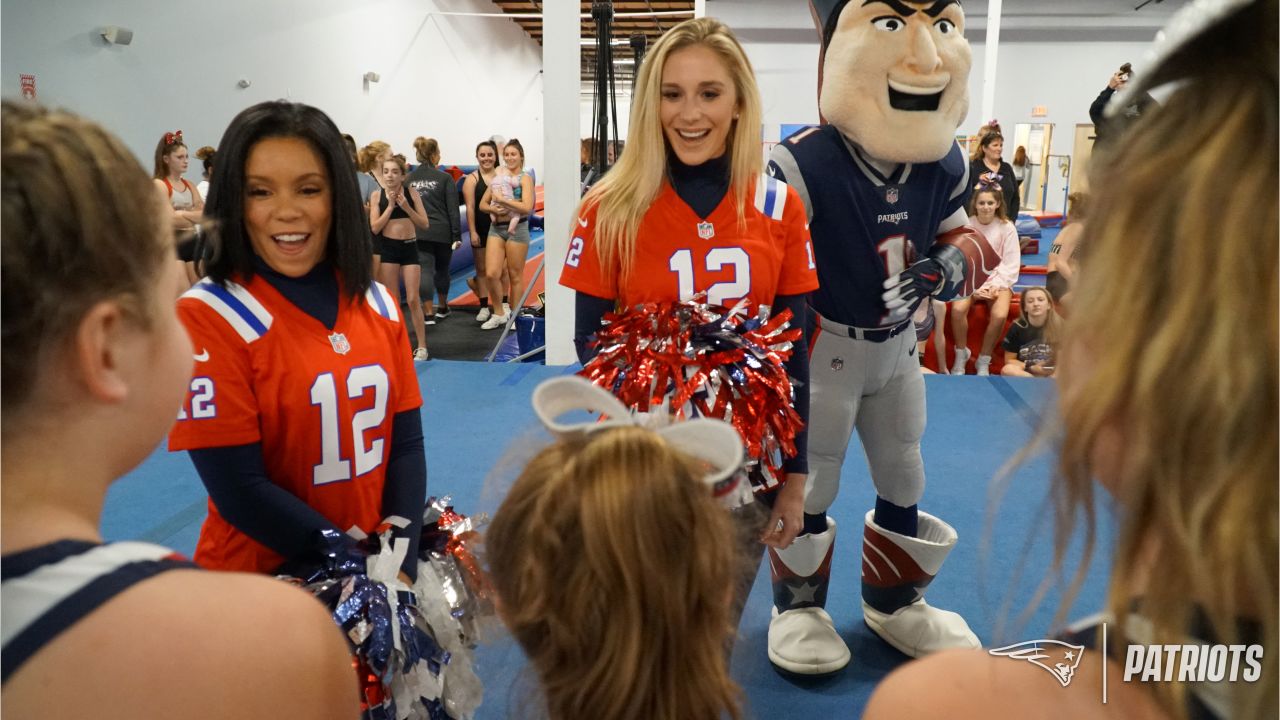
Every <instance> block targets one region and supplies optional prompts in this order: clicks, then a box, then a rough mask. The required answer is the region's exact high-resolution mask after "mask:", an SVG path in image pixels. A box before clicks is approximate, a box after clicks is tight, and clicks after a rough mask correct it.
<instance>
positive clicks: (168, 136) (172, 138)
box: [164, 130, 182, 145]
mask: <svg viewBox="0 0 1280 720" xmlns="http://www.w3.org/2000/svg"><path fill="white" fill-rule="evenodd" d="M180 142H182V131H181V130H174V131H173V132H171V133H165V134H164V144H165V145H174V144H177V143H180Z"/></svg>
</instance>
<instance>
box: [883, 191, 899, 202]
mask: <svg viewBox="0 0 1280 720" xmlns="http://www.w3.org/2000/svg"><path fill="white" fill-rule="evenodd" d="M884 201H885V202H887V203H889V204H890V205H897V204H898V188H896V187H891V188H889V189H888V190H885V191H884Z"/></svg>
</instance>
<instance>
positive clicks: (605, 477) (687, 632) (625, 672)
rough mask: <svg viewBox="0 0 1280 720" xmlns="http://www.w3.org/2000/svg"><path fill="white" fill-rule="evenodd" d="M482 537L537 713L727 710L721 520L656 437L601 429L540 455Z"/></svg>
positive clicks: (692, 468)
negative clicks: (542, 703)
mask: <svg viewBox="0 0 1280 720" xmlns="http://www.w3.org/2000/svg"><path fill="white" fill-rule="evenodd" d="M485 545H486V554H487V557H488V562H489V568H490V572H491V573H492V576H493V582H494V585H495V588H496V589H497V593H498V598H499V611H500V614H501V615H502V617H503V619H504V621H505V622H506V624H507V625H508V627H509V628H510V629H511V632H512V634H513V635H514V636H515V638H516V639H517V640H518V641H519V642H520V644H521V646H522V647H523V648H524V650H525V652H526V654H527V655H528V657H529V659H530V661H531V662H532V665H533V666H534V668H535V669H536V671H537V673H538V676H539V679H540V680H541V684H542V687H543V690H544V695H545V697H546V699H547V703H548V710H549V713H550V716H551V717H571V716H578V717H610V718H642V717H645V718H647V717H674V716H675V715H676V714H677V713H679V714H681V715H685V716H688V717H717V716H720V715H721V713H722V712H725V711H729V712H732V713H735V714H736V710H737V699H736V697H737V690H736V687H735V686H734V685H733V683H732V681H731V680H730V679H729V676H728V668H727V654H726V651H727V647H728V645H727V643H728V642H729V638H730V634H731V632H732V628H731V627H730V624H729V623H730V618H729V614H730V613H729V604H730V601H731V588H732V586H733V579H734V578H733V573H734V568H735V567H736V563H735V562H734V553H735V550H734V543H733V540H732V532H731V530H730V522H729V517H728V514H727V513H726V512H725V511H724V510H723V509H722V508H720V507H719V506H718V504H717V503H716V501H715V500H714V499H713V498H712V496H711V491H710V489H709V488H708V486H707V485H706V484H705V483H704V482H702V479H701V471H700V470H699V468H698V466H697V465H696V464H695V463H694V462H693V461H692V460H690V459H689V458H688V457H686V456H684V455H682V454H680V453H678V452H676V451H675V450H673V449H672V448H671V447H670V446H669V445H668V444H667V443H666V442H665V441H664V440H662V439H661V438H660V437H658V436H657V435H656V434H654V433H653V432H651V431H648V430H644V429H640V428H634V427H624V428H616V429H608V430H602V431H600V432H597V433H593V434H590V435H588V436H587V437H585V438H577V439H567V440H562V441H560V442H558V443H556V444H555V445H552V446H551V447H549V448H547V449H545V450H543V451H542V452H541V453H539V454H538V455H537V456H536V457H535V458H534V459H533V460H532V461H531V462H530V463H529V464H528V466H527V467H526V468H525V470H524V472H523V473H522V474H521V476H520V477H519V479H517V480H516V483H515V485H514V486H513V487H512V488H511V491H510V493H509V494H508V496H507V498H506V499H505V500H504V502H503V504H502V506H501V508H499V510H498V512H497V514H496V516H495V517H494V519H493V523H492V525H491V526H490V528H489V531H488V534H487V537H486V541H485Z"/></svg>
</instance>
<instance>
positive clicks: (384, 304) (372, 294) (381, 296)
mask: <svg viewBox="0 0 1280 720" xmlns="http://www.w3.org/2000/svg"><path fill="white" fill-rule="evenodd" d="M364 299H365V301H366V302H368V303H369V307H371V308H373V309H374V311H375V312H377V313H378V314H379V315H381V316H382V317H384V318H386V319H388V320H390V321H391V322H400V303H398V302H396V299H395V298H393V297H391V293H389V292H387V288H386V287H384V286H383V285H382V283H379V282H375V283H374V284H372V285H370V286H369V290H368V291H366V292H365V294H364Z"/></svg>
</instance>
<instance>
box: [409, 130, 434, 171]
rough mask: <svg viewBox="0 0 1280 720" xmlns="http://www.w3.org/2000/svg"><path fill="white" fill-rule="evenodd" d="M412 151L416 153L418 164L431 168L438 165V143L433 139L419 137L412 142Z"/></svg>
mask: <svg viewBox="0 0 1280 720" xmlns="http://www.w3.org/2000/svg"><path fill="white" fill-rule="evenodd" d="M413 149H414V150H417V151H418V162H420V163H426V164H428V165H430V166H431V167H435V166H436V165H439V164H440V143H438V142H436V139H435V138H429V137H421V136H419V137H418V139H416V140H414V141H413Z"/></svg>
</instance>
